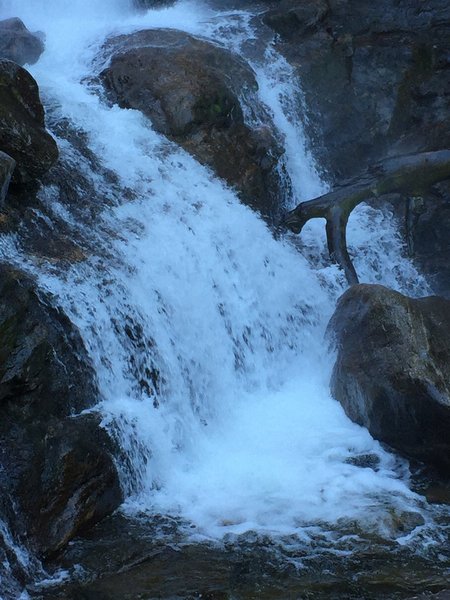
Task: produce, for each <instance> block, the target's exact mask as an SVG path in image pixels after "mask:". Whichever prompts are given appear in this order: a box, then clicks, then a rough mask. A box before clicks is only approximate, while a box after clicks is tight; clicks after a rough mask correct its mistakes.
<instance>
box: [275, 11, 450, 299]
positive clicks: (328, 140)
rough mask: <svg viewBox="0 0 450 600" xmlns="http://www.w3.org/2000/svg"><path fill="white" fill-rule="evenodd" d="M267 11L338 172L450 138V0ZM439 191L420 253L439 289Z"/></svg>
mask: <svg viewBox="0 0 450 600" xmlns="http://www.w3.org/2000/svg"><path fill="white" fill-rule="evenodd" d="M264 20H265V22H266V23H267V24H268V25H270V26H271V27H272V28H273V29H274V30H275V31H277V32H278V33H279V34H280V36H281V37H280V42H279V45H278V47H279V49H280V50H281V51H282V52H283V53H284V54H285V55H286V56H287V58H288V60H289V61H290V62H291V64H293V65H294V66H295V67H296V69H297V72H298V75H299V77H300V79H301V81H302V85H303V89H304V92H305V99H306V106H307V107H308V115H307V116H308V120H307V123H306V128H307V131H308V134H309V136H310V138H311V140H312V141H313V145H314V149H315V154H316V155H317V156H318V157H319V159H320V163H321V164H322V165H323V167H324V170H325V171H326V172H327V174H328V176H329V178H330V179H331V180H332V181H333V182H337V183H340V182H342V181H343V180H345V179H347V178H349V177H353V176H355V175H358V174H359V173H360V172H362V171H364V169H365V168H366V166H367V165H370V164H373V163H375V162H378V161H381V160H383V159H384V158H386V157H388V156H395V155H401V154H408V153H415V152H422V151H431V150H439V149H443V148H449V147H450V120H449V119H448V114H449V111H450V5H449V4H448V2H445V1H444V0H431V1H430V2H425V3H424V2H422V1H421V0H398V1H397V2H394V3H393V2H390V1H388V0H380V1H379V2H372V1H371V0H362V1H359V2H350V1H349V0H328V1H327V2H325V1H324V0H281V2H279V4H278V5H277V6H276V7H274V8H273V9H272V10H269V11H268V12H267V13H266V15H265V16H264ZM447 188H448V185H447ZM441 191H442V188H441V189H440V190H434V189H433V190H424V191H423V197H422V202H423V210H422V211H421V212H420V214H419V213H418V214H417V215H416V216H415V217H414V218H415V221H416V225H417V226H416V227H415V228H414V231H413V233H412V240H413V246H414V251H413V253H412V255H413V257H414V258H415V260H416V261H417V263H418V266H419V268H421V269H422V270H423V272H424V273H425V275H428V276H429V278H430V282H431V283H432V285H433V289H434V291H435V292H436V293H438V294H440V295H441V294H444V295H446V296H450V279H449V277H448V275H449V271H448V268H444V271H442V270H441V269H442V265H444V266H445V265H448V264H450V249H449V247H448V243H447V242H446V241H444V240H442V235H443V231H444V230H445V231H448V230H447V229H446V226H444V225H443V223H442V220H443V221H444V222H445V223H447V222H448V219H447V213H448V195H447V194H445V195H444V196H442V194H441ZM433 237H436V238H438V242H437V244H438V246H439V248H437V247H436V244H435V243H434V242H433V241H431V242H430V240H431V238H433ZM445 239H446V240H447V239H448V235H445ZM436 250H439V251H438V252H436Z"/></svg>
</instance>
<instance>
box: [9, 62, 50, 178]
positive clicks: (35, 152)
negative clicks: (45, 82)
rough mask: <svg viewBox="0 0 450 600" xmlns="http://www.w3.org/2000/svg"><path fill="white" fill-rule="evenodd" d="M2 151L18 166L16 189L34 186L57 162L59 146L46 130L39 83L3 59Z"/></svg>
mask: <svg viewBox="0 0 450 600" xmlns="http://www.w3.org/2000/svg"><path fill="white" fill-rule="evenodd" d="M0 150H1V151H3V152H6V153H7V154H9V156H11V157H12V158H13V159H14V160H15V161H16V163H17V165H16V168H15V170H14V173H13V177H12V184H13V185H16V186H17V185H19V186H22V185H24V184H30V183H32V182H35V181H36V180H37V179H39V177H41V176H42V175H43V174H44V173H45V172H46V171H48V169H49V168H50V167H51V166H52V165H53V163H54V162H55V161H56V160H57V158H58V147H57V145H56V142H55V140H54V139H53V138H52V136H51V135H50V134H49V133H48V132H47V131H46V129H45V121H44V108H43V106H42V103H41V100H40V98H39V89H38V86H37V83H36V81H35V80H34V79H33V77H32V76H31V75H30V74H29V73H28V71H26V70H25V69H23V68H22V67H20V66H19V65H17V64H16V63H14V62H12V61H10V60H6V59H0Z"/></svg>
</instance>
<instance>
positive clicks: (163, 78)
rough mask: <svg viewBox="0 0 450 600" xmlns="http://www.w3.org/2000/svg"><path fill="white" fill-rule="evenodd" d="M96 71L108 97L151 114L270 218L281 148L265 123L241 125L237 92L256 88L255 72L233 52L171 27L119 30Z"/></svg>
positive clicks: (161, 127)
mask: <svg viewBox="0 0 450 600" xmlns="http://www.w3.org/2000/svg"><path fill="white" fill-rule="evenodd" d="M104 51H105V53H106V54H109V55H112V58H111V62H110V65H109V66H108V67H107V68H106V69H105V70H103V71H102V72H101V74H100V79H101V81H102V82H103V84H104V86H105V88H106V90H107V92H108V97H109V98H110V100H112V101H113V102H117V103H118V104H119V105H120V106H121V107H123V108H135V109H138V110H140V111H142V112H143V113H144V114H145V115H146V116H147V117H149V118H150V119H151V121H152V123H153V126H154V127H155V129H156V130H157V131H159V132H161V133H164V134H165V135H168V136H170V137H172V138H173V139H174V140H175V141H176V142H177V143H179V144H180V145H181V146H182V147H183V148H185V149H186V150H187V151H188V152H191V153H192V154H193V155H194V156H195V157H196V158H197V159H198V160H199V161H200V162H202V163H203V164H206V165H209V166H211V167H212V168H213V170H214V171H215V172H216V173H217V175H219V176H220V177H222V178H223V179H225V180H226V181H227V182H228V183H229V184H231V185H233V186H235V187H236V188H237V189H238V190H239V192H240V196H241V198H242V200H243V201H244V202H245V203H247V204H249V205H250V206H251V207H253V208H256V209H258V210H260V211H261V213H262V214H263V215H265V216H268V217H271V216H274V214H275V213H276V209H277V205H278V195H277V193H276V192H277V181H278V177H277V174H276V173H275V169H276V167H277V164H278V158H279V156H280V149H279V147H278V145H277V143H276V142H275V139H274V137H273V134H272V132H271V130H270V129H269V128H268V127H262V128H258V129H251V128H250V127H249V126H248V125H246V124H245V123H244V116H243V111H242V108H241V105H240V101H239V96H240V94H246V93H248V94H254V93H255V92H256V90H257V83H256V81H255V77H254V74H253V72H252V70H251V69H250V68H249V67H248V65H246V64H245V63H244V62H243V61H242V60H241V59H240V58H239V57H238V56H237V55H234V54H232V53H231V52H230V51H228V50H226V49H224V48H220V47H218V46H215V45H213V44H211V43H210V42H206V41H204V40H199V39H196V38H194V37H192V36H191V35H188V34H186V33H184V32H181V31H175V30H162V29H161V30H148V31H140V32H137V33H134V34H131V35H126V36H119V37H116V38H112V39H110V40H109V41H108V43H107V45H106V46H105V48H104Z"/></svg>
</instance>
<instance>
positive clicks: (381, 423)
mask: <svg viewBox="0 0 450 600" xmlns="http://www.w3.org/2000/svg"><path fill="white" fill-rule="evenodd" d="M329 332H330V334H331V335H332V336H334V339H335V342H336V346H337V360H336V364H335V366H334V370H333V375H332V380H331V391H332V394H333V396H334V397H335V398H336V399H337V400H339V402H340V403H341V404H342V406H343V407H344V410H345V412H346V413H347V415H348V416H349V417H350V418H351V419H352V420H353V421H355V422H356V423H358V424H359V425H363V426H364V427H367V428H368V430H369V431H370V433H371V434H372V435H373V436H374V437H375V438H376V439H378V440H380V441H382V442H385V443H387V444H389V445H390V446H392V448H394V449H396V450H397V451H399V452H400V453H401V454H403V455H405V456H407V457H412V458H415V459H418V460H420V461H423V462H425V463H427V464H430V465H433V466H435V467H437V468H438V469H440V470H441V471H442V472H443V473H444V474H445V475H446V476H450V301H449V300H446V299H444V298H440V297H436V296H430V297H426V298H419V299H411V298H408V297H406V296H403V295H402V294H399V293H397V292H394V291H392V290H389V289H387V288H385V287H383V286H379V285H364V284H363V285H355V286H353V287H351V288H350V289H349V290H347V292H345V294H344V295H343V296H342V297H341V298H340V300H339V302H338V306H337V308H336V312H335V313H334V315H333V317H332V319H331V321H330V324H329Z"/></svg>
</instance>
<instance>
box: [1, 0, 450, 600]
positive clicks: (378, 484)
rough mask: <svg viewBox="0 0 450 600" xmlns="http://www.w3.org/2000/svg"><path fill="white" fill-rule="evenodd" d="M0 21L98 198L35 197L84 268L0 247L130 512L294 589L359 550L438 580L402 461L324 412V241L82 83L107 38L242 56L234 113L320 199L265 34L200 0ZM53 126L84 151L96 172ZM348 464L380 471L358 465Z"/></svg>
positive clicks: (370, 263)
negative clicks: (290, 580)
mask: <svg viewBox="0 0 450 600" xmlns="http://www.w3.org/2000/svg"><path fill="white" fill-rule="evenodd" d="M223 4H226V3H225V2H224V3H223ZM1 6H2V9H1V16H2V17H3V16H5V17H6V16H12V15H14V16H20V17H21V18H22V19H23V20H24V21H25V23H26V24H27V26H28V27H29V28H30V29H32V30H42V31H44V32H45V34H46V51H45V53H44V54H43V56H42V57H41V59H40V61H39V62H38V63H37V64H36V65H35V66H33V67H32V68H31V69H30V70H31V72H32V74H33V75H34V76H35V78H36V79H37V81H38V83H39V85H40V89H41V94H42V97H43V100H44V103H45V105H46V109H47V120H48V123H49V126H50V128H51V129H52V130H53V132H54V135H55V137H57V141H58V145H59V147H60V151H61V159H62V160H63V161H66V162H67V164H69V165H70V166H71V168H73V169H74V170H77V171H78V172H79V173H80V174H81V175H82V177H83V178H84V180H85V181H88V182H89V183H90V184H91V185H92V186H93V187H94V188H95V190H96V193H95V195H94V196H92V197H91V198H90V199H89V202H91V203H93V205H91V206H89V202H88V200H87V199H86V198H84V197H82V196H81V195H80V199H79V202H68V201H64V200H63V199H62V198H61V197H60V195H59V191H58V189H57V187H56V186H51V185H49V186H47V187H46V188H44V189H43V190H42V191H41V192H40V197H41V202H42V207H43V208H42V212H39V211H37V212H36V219H35V223H36V227H39V223H40V222H43V221H45V223H46V226H47V227H49V229H50V230H51V229H52V228H60V227H62V224H63V225H64V228H65V231H66V232H67V233H66V234H67V235H70V236H72V238H73V240H74V244H75V245H76V247H77V248H78V249H79V254H80V256H82V259H81V260H77V261H70V260H61V261H58V260H56V261H55V260H48V259H47V258H46V257H45V256H43V255H37V254H36V253H32V252H30V251H28V250H27V247H26V245H25V244H23V243H22V240H21V238H20V236H18V235H10V236H4V237H3V239H2V240H1V242H0V252H1V253H2V255H3V256H4V258H5V260H8V261H9V262H11V261H13V262H15V263H16V264H17V265H20V266H21V267H22V268H24V269H26V270H27V271H29V272H31V273H33V274H34V275H35V276H37V277H38V281H39V285H40V286H41V287H42V289H44V290H47V291H49V292H50V293H51V294H52V295H53V296H54V298H55V302H56V303H58V304H59V305H60V306H61V307H62V308H63V309H64V311H65V312H66V313H67V314H68V315H69V316H70V318H71V320H72V321H73V322H74V323H75V324H76V326H77V327H78V328H79V330H80V332H81V335H82V337H83V340H84V343H85V345H86V347H87V349H88V352H89V354H90V356H91V358H92V361H93V363H94V365H95V368H96V371H97V377H98V380H99V385H100V391H101V405H100V409H101V411H102V414H103V415H104V425H105V427H107V428H108V429H109V431H110V432H111V435H113V436H114V437H115V438H116V439H119V441H120V444H121V447H122V449H123V451H124V452H123V455H122V458H121V459H120V460H119V469H120V472H121V477H122V485H123V488H124V490H125V493H126V500H125V503H124V505H123V512H124V514H125V515H127V517H128V518H131V519H134V518H136V519H141V520H142V519H144V520H145V522H146V523H149V522H152V520H153V521H155V519H156V515H158V517H157V518H158V519H171V523H172V524H173V523H176V526H175V525H173V527H172V528H169V529H168V530H167V528H166V529H164V528H162V529H161V531H160V534H161V537H162V539H164V540H165V543H166V542H167V536H168V537H169V541H170V542H171V543H175V539H176V540H178V541H179V540H180V536H181V537H182V539H183V540H184V542H185V543H188V544H190V545H191V546H190V547H195V544H200V545H201V543H206V542H207V543H209V544H211V543H213V544H215V546H214V547H215V548H216V549H217V547H219V546H220V545H221V544H226V545H227V544H228V546H227V548H229V544H233V543H236V544H239V543H244V542H245V543H247V544H250V545H251V540H259V542H258V543H259V545H260V546H262V547H263V548H265V550H264V552H266V551H268V550H267V549H268V548H270V547H271V544H272V545H274V546H273V547H275V546H276V547H277V548H278V550H279V549H280V548H283V549H284V550H283V552H284V554H283V557H284V558H283V559H282V560H281V564H283V565H284V566H283V568H284V569H288V567H289V568H290V569H294V570H296V572H297V573H298V571H299V570H300V571H301V568H302V560H303V559H305V557H306V559H307V558H308V556H312V555H315V554H317V553H320V552H319V551H320V548H321V549H322V551H323V552H324V553H326V554H327V555H330V556H333V557H334V558H336V557H339V556H346V557H348V556H350V557H351V555H352V552H353V549H356V548H357V547H358V543H360V542H361V540H367V539H371V540H375V539H376V540H377V544H380V543H381V542H380V540H381V541H383V540H384V542H385V543H386V545H387V547H389V548H390V550H391V551H394V550H395V551H397V550H398V549H399V548H405V552H408V553H410V554H408V556H414V557H416V558H417V557H420V558H421V559H423V560H425V561H426V560H430V561H431V562H433V563H434V564H436V562H438V563H439V560H441V561H442V572H444V571H445V569H448V564H449V563H448V557H446V556H445V551H444V550H445V548H444V544H445V542H444V540H445V535H446V533H445V530H444V529H443V528H442V526H441V527H439V526H438V525H437V524H436V520H439V518H440V515H439V513H438V512H437V511H436V510H433V509H431V508H430V507H429V506H428V505H427V504H426V502H425V501H424V499H423V498H422V497H421V496H418V495H417V494H415V493H414V492H413V491H411V488H410V485H409V475H408V465H407V464H405V463H404V462H402V461H399V460H398V459H396V458H395V457H394V456H392V455H391V454H389V453H387V452H386V451H384V450H383V449H382V448H381V447H380V445H379V444H378V443H377V442H375V441H374V440H373V439H372V438H371V436H370V435H369V434H368V432H367V431H366V430H365V429H363V428H360V427H358V426H357V425H355V424H353V423H351V422H350V421H349V420H348V419H347V417H346V416H345V414H344V412H343V410H342V409H341V407H340V405H339V404H338V403H337V402H335V401H334V400H333V399H332V398H331V397H330V394H329V389H328V382H329V376H330V369H331V365H332V356H330V355H329V353H328V351H327V344H326V343H325V342H324V332H325V328H326V324H327V322H328V319H329V317H330V316H331V314H332V312H333V309H334V306H335V302H336V299H337V297H338V296H339V295H340V294H341V293H342V291H343V290H344V289H345V283H344V281H343V278H342V275H341V274H340V273H339V271H338V270H337V269H336V268H335V267H333V266H330V265H329V264H328V262H327V260H326V258H325V259H324V257H326V255H325V252H324V234H323V231H322V230H323V225H322V224H321V223H312V224H310V225H309V226H308V227H307V228H305V231H304V234H302V242H301V244H300V242H299V241H298V240H296V239H295V238H294V237H290V236H287V237H283V238H281V239H280V238H277V239H275V238H274V236H273V235H272V234H271V232H270V231H269V229H268V228H267V226H266V225H265V224H264V222H263V221H262V220H261V219H260V218H259V217H258V216H257V214H256V213H254V212H252V211H251V210H250V209H248V208H246V207H245V206H243V205H242V204H240V203H239V201H238V199H237V197H236V195H235V193H234V191H233V190H232V189H229V188H227V186H226V184H225V183H224V182H223V181H220V180H219V179H217V178H216V177H214V175H213V174H212V172H211V171H210V170H209V169H207V168H205V167H203V166H201V165H200V164H199V163H197V162H196V161H195V159H194V158H192V157H191V156H189V155H188V154H187V153H186V152H184V151H183V150H181V149H180V148H179V147H177V146H176V145H175V144H174V143H173V142H171V141H169V140H168V139H166V138H165V137H164V136H162V135H160V134H158V133H156V132H155V131H154V130H153V129H152V126H151V124H150V123H149V122H148V121H147V120H146V119H145V118H144V117H143V116H142V115H141V114H140V113H138V112H136V111H133V110H124V109H120V108H118V107H117V106H112V107H111V106H108V105H107V104H106V103H105V102H103V100H102V98H101V96H99V95H98V94H97V93H96V91H95V90H93V89H91V87H90V85H89V83H88V81H89V75H91V73H92V70H93V69H97V68H98V65H95V60H94V59H95V57H96V56H97V55H98V49H99V47H100V46H101V44H102V42H103V41H104V40H105V38H106V37H107V36H108V35H110V34H112V33H123V32H131V31H134V30H136V29H140V28H153V27H169V28H176V29H183V30H184V31H187V32H190V33H193V34H195V35H200V36H203V37H205V38H207V39H209V40H212V41H213V42H215V43H217V44H220V45H223V46H225V47H228V48H230V49H231V50H233V51H236V52H239V54H240V55H241V56H243V57H244V59H246V60H247V61H248V62H249V64H250V65H251V67H252V69H253V70H254V72H255V74H256V77H257V81H258V85H259V104H258V103H256V104H253V105H252V106H251V107H250V106H249V107H247V111H246V114H247V118H248V120H253V121H259V122H261V121H263V120H264V119H271V120H272V123H273V125H274V126H275V128H276V129H277V130H278V132H279V134H280V139H282V140H283V143H284V149H285V156H284V161H285V164H286V168H287V172H288V174H289V178H290V182H291V185H290V186H286V194H285V198H281V199H280V202H282V203H283V204H284V206H286V207H289V206H292V204H293V203H294V202H295V201H298V200H300V199H307V198H311V197H314V196H316V195H319V194H320V193H322V192H323V191H324V190H326V185H325V183H324V182H323V181H322V180H321V178H320V177H319V175H318V169H317V168H316V167H317V166H316V165H315V164H314V160H313V158H312V156H311V154H310V152H309V151H308V149H307V142H306V140H305V138H304V134H303V128H302V121H301V115H302V104H303V98H302V92H301V88H300V84H299V82H296V81H295V78H294V76H293V71H292V69H291V67H290V66H289V65H288V63H287V62H286V61H285V60H284V59H283V58H282V57H281V56H280V55H279V54H278V53H277V52H276V50H275V49H274V47H273V45H272V38H271V34H270V33H269V32H268V31H266V30H264V28H263V27H262V26H261V25H257V24H256V22H255V21H254V20H253V15H252V14H251V13H250V12H247V11H245V10H233V11H230V10H225V9H223V10H221V9H220V8H217V3H216V6H215V8H212V7H209V6H208V5H207V4H205V3H202V2H200V1H198V2H193V1H180V2H178V3H176V4H175V5H174V6H172V7H170V8H166V9H158V10H149V11H147V12H144V13H143V12H138V11H136V10H134V9H133V8H132V7H131V6H129V5H128V3H127V2H126V1H125V0H123V1H119V0H116V1H115V2H112V1H107V0H96V1H94V0H89V1H88V0H84V1H83V0H71V1H70V2H69V1H62V0H51V1H49V0H33V2H30V1H29V0H10V1H4V2H3V3H2V4H1ZM255 11H256V12H257V9H255ZM63 120H65V121H64V122H66V123H67V120H68V123H69V128H71V129H72V130H73V131H78V132H83V134H86V139H87V143H88V146H89V148H90V149H91V151H92V152H93V153H94V155H96V156H97V157H98V164H97V166H96V167H95V168H93V166H92V164H91V162H90V161H89V160H88V159H87V158H86V156H83V155H82V154H80V153H79V151H78V150H77V145H76V144H74V143H73V141H70V136H66V135H64V127H62V125H61V124H62V122H63ZM75 192H76V190H75ZM75 192H74V193H75ZM93 215H94V216H93ZM349 230H350V231H349V237H350V245H351V249H352V252H353V253H354V255H355V257H356V258H355V261H356V266H357V270H358V272H359V273H360V275H361V279H362V280H363V281H368V282H375V281H376V282H382V283H385V284H386V285H389V286H391V287H393V288H396V289H398V290H401V291H405V292H407V293H409V294H412V295H419V294H421V293H424V292H426V291H427V288H426V285H425V283H424V282H423V280H422V279H421V277H420V276H419V275H418V274H417V273H416V272H415V270H414V268H413V267H412V266H411V264H410V263H409V262H408V261H407V260H406V259H405V258H403V257H402V247H401V243H400V241H399V239H398V238H397V234H396V230H395V227H394V225H393V224H392V221H391V219H390V218H389V215H386V214H383V213H381V212H378V211H375V210H374V209H370V208H369V207H364V208H360V209H358V210H357V211H355V214H354V215H353V216H352V218H351V221H350V224H349ZM143 382H144V384H143ZM150 388H151V389H150ZM361 455H371V461H372V464H376V465H377V467H376V468H375V469H374V468H364V467H361V466H358V464H357V463H358V461H355V460H354V457H355V456H361ZM375 457H377V458H376V460H375ZM355 462H356V464H355ZM163 529H164V531H165V533H163ZM167 531H169V533H167ZM181 532H182V533H181ZM152 535H155V532H153V534H152ZM138 537H139V536H138ZM243 540H244V542H243ZM261 540H263V541H261ZM255 543H256V542H255ZM373 543H374V544H375V542H373ZM192 544H194V546H192ZM217 544H219V546H217ZM221 547H223V546H221ZM308 548H309V550H306V549H308ZM393 549H394V550H393ZM300 556H302V557H303V559H302V560H300V558H299V557H300ZM211 561H212V563H213V562H214V558H213V554H211ZM303 562H304V561H303ZM77 573H78V574H79V570H78V571H77V569H76V567H75V568H73V569H69V573H68V574H67V577H74V578H76V577H77ZM42 585H43V587H45V586H46V585H49V582H48V581H46V582H44V584H42ZM286 585H288V584H286ZM41 589H42V586H41ZM123 597H125V596H123ZM127 597H128V596H127Z"/></svg>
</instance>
